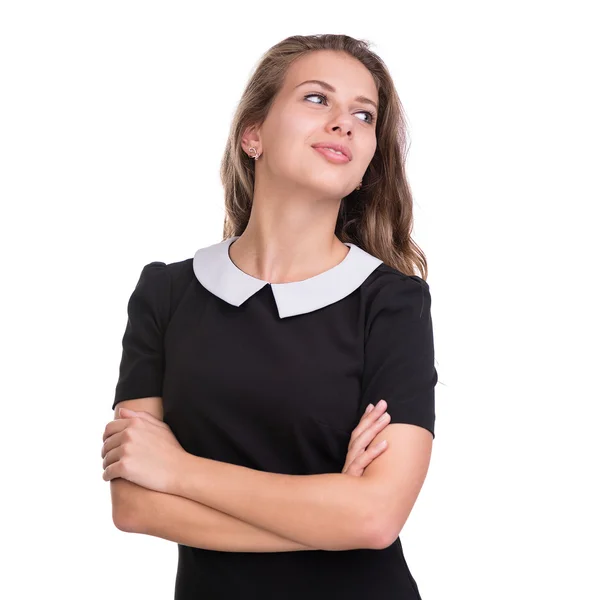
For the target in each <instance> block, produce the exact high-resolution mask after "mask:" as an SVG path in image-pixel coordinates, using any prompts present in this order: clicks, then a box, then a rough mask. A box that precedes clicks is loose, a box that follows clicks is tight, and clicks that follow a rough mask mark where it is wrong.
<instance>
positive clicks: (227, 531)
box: [110, 396, 316, 552]
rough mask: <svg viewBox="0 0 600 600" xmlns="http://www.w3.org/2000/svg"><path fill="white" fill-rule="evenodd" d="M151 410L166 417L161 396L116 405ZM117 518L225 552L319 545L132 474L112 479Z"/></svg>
mask: <svg viewBox="0 0 600 600" xmlns="http://www.w3.org/2000/svg"><path fill="white" fill-rule="evenodd" d="M120 407H128V408H131V409H133V410H139V411H146V412H148V413H150V414H151V415H153V416H154V417H156V418H157V419H160V420H162V419H163V406H162V398H161V397H158V396H156V397H151V398H140V399H135V400H126V401H122V402H120V403H119V405H118V406H117V407H116V408H115V415H114V418H115V419H118V418H119V414H118V409H119V408H120ZM110 493H111V501H112V513H113V522H114V524H115V525H116V527H117V528H118V529H120V530H121V531H126V532H129V533H143V534H146V535H152V536H156V537H160V538H163V539H166V540H169V541H172V542H176V543H179V544H184V545H186V546H192V547H196V548H204V549H207V550H221V551H224V552H290V551H294V550H315V549H316V548H313V547H311V546H306V545H304V544H300V543H298V542H294V541H292V540H289V539H287V538H284V537H280V536H278V535H276V534H274V533H272V532H270V531H266V530H265V529H261V528H259V527H256V526H254V525H251V524H250V523H246V522H244V521H241V520H239V519H236V518H235V517H232V516H230V515H227V514H225V513H222V512H219V511H218V510H215V509H213V508H210V507H209V506H204V505H203V504H199V503H198V502H194V501H192V500H189V499H187V498H183V497H181V496H173V495H171V494H163V493H161V492H156V491H154V490H148V489H146V488H144V487H141V486H139V485H136V484H135V483H132V482H131V481H127V479H122V478H119V479H114V480H112V481H111V482H110Z"/></svg>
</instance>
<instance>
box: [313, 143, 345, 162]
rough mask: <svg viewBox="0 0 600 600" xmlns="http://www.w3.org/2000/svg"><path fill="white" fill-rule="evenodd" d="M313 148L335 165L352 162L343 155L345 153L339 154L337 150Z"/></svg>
mask: <svg viewBox="0 0 600 600" xmlns="http://www.w3.org/2000/svg"><path fill="white" fill-rule="evenodd" d="M313 148H314V149H315V150H316V151H317V152H318V153H319V154H322V155H323V156H324V157H325V158H327V159H328V160H330V161H332V162H335V163H347V162H350V159H349V158H348V157H347V156H346V155H345V154H344V153H343V152H338V151H336V150H331V149H330V148H323V147H320V148H316V147H314V146H313Z"/></svg>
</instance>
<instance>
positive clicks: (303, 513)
mask: <svg viewBox="0 0 600 600" xmlns="http://www.w3.org/2000/svg"><path fill="white" fill-rule="evenodd" d="M375 490H376V487H375V486H374V485H373V484H372V483H371V482H370V481H368V480H366V479H365V478H362V477H353V476H351V475H348V474H345V473H323V474H317V475H287V474H280V473H271V472H265V471H259V470H255V469H250V468H247V467H243V466H239V465H235V464H231V463H227V462H220V461H216V460H212V459H208V458H204V457H199V456H194V455H192V454H188V455H187V459H186V460H185V461H183V462H182V465H181V470H180V472H179V473H178V475H177V477H176V478H174V484H173V489H171V490H169V492H170V493H172V494H175V495H178V496H182V497H184V498H188V499H190V500H193V501H195V502H199V503H201V504H204V505H206V506H210V507H211V508H214V509H216V510H218V511H221V512H224V513H227V514H228V515H231V516H232V517H235V518H237V519H240V520H242V521H245V522H247V523H251V524H252V525H255V526H257V527H260V528H262V529H266V530H268V531H271V532H272V533H275V534H276V535H278V536H282V537H285V538H288V539H291V540H294V541H296V542H298V543H300V544H304V545H308V546H312V547H316V548H322V549H324V550H353V549H359V548H368V549H373V548H379V543H380V542H379V540H381V532H380V522H381V518H380V514H381V501H380V499H379V496H378V495H376V494H375V493H374V492H375Z"/></svg>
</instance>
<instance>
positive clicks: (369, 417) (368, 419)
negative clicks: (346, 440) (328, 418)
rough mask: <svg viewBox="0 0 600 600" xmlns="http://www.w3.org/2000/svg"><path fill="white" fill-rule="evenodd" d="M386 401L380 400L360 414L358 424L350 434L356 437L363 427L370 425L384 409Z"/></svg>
mask: <svg viewBox="0 0 600 600" xmlns="http://www.w3.org/2000/svg"><path fill="white" fill-rule="evenodd" d="M386 409H387V402H386V401H385V400H381V401H380V403H379V402H378V403H377V404H376V405H375V406H374V407H373V409H372V410H371V411H370V412H369V413H366V414H364V415H363V416H362V418H361V419H360V421H359V422H358V425H357V426H356V427H355V429H354V431H353V432H352V436H354V437H358V436H359V435H360V434H361V433H362V432H363V431H364V430H365V429H367V428H368V427H370V426H371V425H372V424H373V423H374V422H375V421H377V419H378V418H379V417H380V416H381V415H382V414H383V413H384V412H385V411H386Z"/></svg>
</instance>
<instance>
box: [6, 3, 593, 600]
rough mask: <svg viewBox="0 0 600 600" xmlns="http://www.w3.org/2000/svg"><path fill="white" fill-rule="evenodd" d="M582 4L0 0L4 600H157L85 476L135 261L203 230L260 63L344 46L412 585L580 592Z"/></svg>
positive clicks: (106, 495) (200, 237)
mask: <svg viewBox="0 0 600 600" xmlns="http://www.w3.org/2000/svg"><path fill="white" fill-rule="evenodd" d="M593 4H594V3H592V2H588V3H584V2H568V3H567V2H531V1H519V2H503V3H491V2H481V1H480V2H419V3H417V2H410V3H403V2H394V3H392V2H389V3H388V2H381V1H380V2H352V1H346V2H336V3H315V2H297V3H293V4H291V3H290V4H289V5H288V4H287V3H281V2H264V1H263V2H240V3H233V2H219V3H213V4H212V5H211V4H207V5H204V4H202V3H200V2H149V1H144V2H141V1H140V2H133V1H127V0H119V1H118V2H115V1H104V2H91V1H84V0H79V1H73V2H65V1H54V2H27V1H25V0H21V1H13V2H10V1H7V2H3V3H2V5H1V8H0V85H1V88H2V89H1V94H0V103H1V105H2V106H1V110H0V153H1V154H0V195H1V200H2V219H1V227H2V236H1V238H2V242H1V243H2V249H3V256H4V262H3V265H2V282H3V286H2V288H3V292H2V304H3V310H2V313H3V319H4V327H3V335H2V340H3V344H2V346H3V361H2V364H3V367H4V369H5V370H4V373H3V375H2V383H3V392H4V403H3V405H4V423H3V427H2V434H3V435H2V436H0V439H1V441H2V493H1V498H2V511H1V514H2V519H3V521H4V523H3V524H2V546H3V548H4V551H5V552H6V554H5V558H4V559H3V566H2V571H3V575H2V578H1V581H0V586H1V587H0V596H2V597H3V598H11V599H17V598H19V599H20V598H27V599H29V598H42V597H44V598H45V597H50V596H52V597H54V596H56V597H57V598H58V597H60V598H63V599H67V598H68V599H71V598H77V599H82V598H86V599H95V598H111V599H115V600H117V599H121V598H123V599H125V598H146V599H152V598H156V599H159V598H160V599H164V598H170V597H172V594H173V589H174V576H175V569H176V562H177V548H176V545H175V544H173V543H171V542H167V541H166V540H162V539H159V538H153V537H150V536H143V535H136V534H127V533H124V532H122V531H119V530H118V529H116V528H115V527H114V525H113V523H112V519H111V505H110V488H109V484H108V482H105V481H103V479H102V459H101V457H100V451H101V446H102V439H101V438H102V432H103V430H104V427H105V425H106V423H107V422H108V421H110V420H112V418H113V413H112V410H111V404H112V400H113V398H112V396H113V393H114V386H115V383H116V379H117V370H118V363H119V359H120V353H121V347H120V343H121V338H122V335H123V332H124V328H125V324H126V303H127V300H128V298H129V295H130V294H131V292H132V290H133V287H134V286H135V283H136V282H137V278H138V277H139V274H140V271H141V268H142V266H143V265H145V264H146V263H148V262H151V261H153V260H158V261H164V262H172V261H178V260H183V259H185V258H189V257H191V256H192V255H193V253H194V252H195V250H196V249H197V248H199V247H201V246H205V245H208V244H211V243H215V242H217V241H220V240H221V228H222V224H223V215H224V212H223V198H222V189H221V186H220V182H219V176H218V168H219V163H220V160H221V156H222V152H223V149H224V146H225V139H226V135H227V133H228V129H229V124H230V121H231V118H232V116H233V110H234V107H235V105H236V103H237V101H238V99H239V96H240V94H241V92H242V89H243V86H244V85H245V83H246V80H247V78H248V77H249V76H250V74H251V72H252V69H253V68H254V66H255V64H256V63H257V61H258V59H259V57H260V56H261V55H262V53H263V52H265V51H266V50H267V49H268V48H269V47H270V46H272V45H273V44H275V43H277V42H278V41H280V40H281V39H283V38H285V37H287V36H288V35H293V34H312V33H346V34H348V35H352V36H354V37H357V38H362V39H366V40H369V41H371V42H372V44H373V45H372V48H373V50H375V51H376V52H377V53H378V54H379V55H380V56H381V57H382V58H383V59H384V61H385V62H386V63H387V65H388V66H389V68H390V70H391V72H392V75H393V77H394V81H395V82H396V85H397V88H398V91H399V94H400V98H401V100H402V102H403V105H404V108H405V110H406V113H407V116H408V120H409V128H410V129H409V131H410V139H411V147H410V152H409V162H408V176H409V181H410V184H411V186H412V190H413V194H414V201H415V228H414V232H413V237H414V239H415V241H416V242H417V243H418V244H419V245H420V246H421V247H422V248H423V249H424V251H425V253H426V255H427V258H428V261H429V267H430V276H429V280H428V281H429V283H430V286H431V292H432V299H433V304H432V313H433V318H434V327H435V343H436V361H437V368H438V373H439V378H440V383H439V384H438V387H437V408H436V412H437V421H436V439H435V442H434V453H433V458H432V463H431V467H430V470H429V474H428V477H427V480H426V482H425V485H424V487H423V490H422V492H421V495H420V497H419V499H418V501H417V504H416V506H415V508H414V510H413V513H412V514H411V516H410V518H409V521H408V522H407V524H406V526H405V528H404V530H403V532H402V536H401V538H402V541H403V545H404V548H405V553H406V558H407V561H408V564H409V566H410V569H411V571H412V573H413V575H414V577H415V579H416V580H417V583H418V585H419V588H420V590H421V594H422V596H423V598H424V600H446V599H455V598H457V599H458V598H460V599H461V600H482V599H485V600H495V599H502V600H505V599H507V598H511V599H527V600H529V599H532V598H544V599H545V600H548V599H551V598H552V599H554V598H556V599H561V600H564V599H565V598H577V599H578V600H584V599H585V600H588V599H589V600H592V599H595V600H597V599H598V598H600V583H599V581H598V578H597V571H596V568H597V566H598V561H599V558H600V552H599V551H598V545H597V543H598V539H599V535H600V528H599V519H598V507H600V497H599V495H598V491H597V489H598V488H597V484H598V472H599V467H598V464H599V459H600V453H599V451H598V441H597V440H598V434H597V431H598V416H599V410H598V400H599V398H600V395H599V393H598V374H599V371H600V369H599V367H598V364H599V358H600V356H599V352H598V339H599V333H600V331H599V322H598V321H599V320H598V309H599V307H600V298H599V293H598V288H599V286H598V272H599V269H598V259H599V258H600V252H599V247H598V235H597V231H596V230H597V227H598V216H597V214H598V213H597V212H596V211H597V205H598V202H599V200H600V194H599V189H600V186H599V184H598V175H599V169H598V163H599V158H600V153H599V150H598V138H599V134H600V126H599V125H600V123H599V121H600V119H599V116H598V114H599V110H600V108H599V107H600V95H599V93H598V88H597V86H598V56H599V52H600V48H599V43H598V22H597V20H595V19H594V18H592V17H593V13H592V8H593ZM594 571H595V572H596V575H593V573H594Z"/></svg>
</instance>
